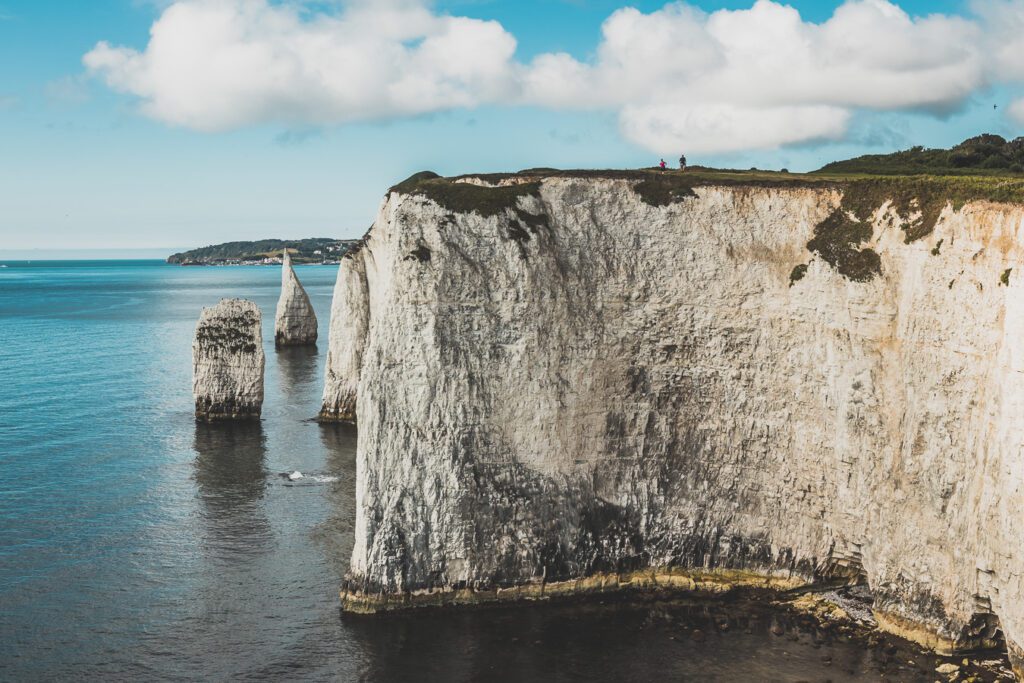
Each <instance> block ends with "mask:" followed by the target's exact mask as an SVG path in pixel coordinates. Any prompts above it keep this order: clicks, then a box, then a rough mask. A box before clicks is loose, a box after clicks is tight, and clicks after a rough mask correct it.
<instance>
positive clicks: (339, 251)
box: [167, 237, 356, 266]
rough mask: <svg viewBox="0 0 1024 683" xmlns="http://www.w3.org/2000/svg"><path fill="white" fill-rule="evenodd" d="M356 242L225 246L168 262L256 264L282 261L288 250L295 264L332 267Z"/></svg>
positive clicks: (176, 256) (319, 239)
mask: <svg viewBox="0 0 1024 683" xmlns="http://www.w3.org/2000/svg"><path fill="white" fill-rule="evenodd" d="M355 241H356V240H338V239H333V238H329V237H311V238H309V239H302V240H278V239H265V240H256V241H252V242H225V243H223V244H214V245H211V246H208V247H202V248H200V249H192V250H190V251H183V252H181V253H179V254H172V255H171V256H168V257H167V262H168V263H178V264H180V265H184V266H207V265H230V264H256V263H262V262H263V261H264V259H274V258H280V257H281V252H282V251H284V250H285V249H287V250H288V252H289V253H290V254H291V257H292V262H294V263H332V262H337V261H338V259H340V258H341V257H342V256H343V255H344V254H345V252H346V251H347V250H348V248H349V247H350V246H351V245H352V244H353V243H355ZM317 252H319V253H317Z"/></svg>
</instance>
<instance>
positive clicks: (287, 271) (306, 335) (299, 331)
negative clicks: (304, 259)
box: [274, 249, 317, 346]
mask: <svg viewBox="0 0 1024 683" xmlns="http://www.w3.org/2000/svg"><path fill="white" fill-rule="evenodd" d="M316 334H317V327H316V313H315V312H313V305H312V304H310V303H309V296H308V295H307V294H306V290H305V289H303V287H302V283H301V282H299V278H298V276H297V275H295V270H294V269H293V268H292V257H291V256H289V254H288V250H287V249H286V250H285V251H284V255H283V256H282V258H281V296H280V298H278V300H277V315H275V317H274V344H275V345H276V346H305V345H311V344H316Z"/></svg>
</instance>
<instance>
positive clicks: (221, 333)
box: [192, 299, 265, 421]
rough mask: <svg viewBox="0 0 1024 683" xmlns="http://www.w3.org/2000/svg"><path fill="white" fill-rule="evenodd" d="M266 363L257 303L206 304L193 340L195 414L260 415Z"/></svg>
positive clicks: (216, 417)
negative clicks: (208, 305) (210, 305)
mask: <svg viewBox="0 0 1024 683" xmlns="http://www.w3.org/2000/svg"><path fill="white" fill-rule="evenodd" d="M264 365H265V358H264V352H263V339H262V317H261V315H260V309H259V307H257V306H256V304H255V303H253V302H252V301H246V300H244V299H222V300H221V301H220V303H218V304H217V305H216V306H213V307H210V308H204V309H203V312H202V315H200V316H199V323H198V324H197V325H196V333H195V338H194V339H193V341H192V394H193V397H194V398H195V406H196V418H198V419H200V420H206V421H216V420H246V419H258V418H259V417H260V412H261V410H262V408H263V369H264Z"/></svg>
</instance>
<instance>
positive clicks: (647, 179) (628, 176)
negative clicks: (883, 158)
mask: <svg viewBox="0 0 1024 683" xmlns="http://www.w3.org/2000/svg"><path fill="white" fill-rule="evenodd" d="M547 178H600V179H617V180H633V181H636V183H635V185H634V190H635V191H636V192H637V193H638V194H639V195H640V196H641V198H642V199H643V200H644V201H645V202H647V203H648V204H651V205H653V206H665V205H667V204H672V203H675V202H679V201H684V200H685V199H686V198H687V197H692V196H694V195H695V192H694V188H698V187H711V186H725V187H761V188H819V189H835V190H840V191H842V192H843V202H842V208H843V209H845V210H847V211H850V212H851V213H853V214H854V215H855V216H856V217H857V218H858V219H860V220H867V219H868V218H869V217H870V216H871V214H872V213H874V211H876V210H877V209H879V208H880V207H881V206H882V205H883V204H885V203H886V202H887V201H891V202H892V208H893V209H894V210H895V211H896V212H897V213H898V214H899V215H900V216H901V217H903V218H904V220H905V221H906V223H907V224H906V225H905V226H904V229H905V230H906V240H907V241H908V242H912V241H914V240H917V239H920V238H922V237H924V236H926V235H928V234H929V233H931V231H932V230H933V229H934V227H935V223H936V221H937V220H938V217H939V214H940V213H941V212H942V209H943V208H944V207H945V206H946V204H947V203H950V204H952V206H953V208H954V209H959V208H961V207H962V206H963V205H964V204H966V203H967V202H970V201H992V202H999V203H1008V204H1024V175H1017V174H1013V175H995V174H986V175H977V176H972V175H964V174H959V175H930V174H915V175H906V176H900V175H872V174H869V173H847V172H836V171H825V170H824V169H823V170H820V171H815V172H813V173H787V172H781V171H765V170H758V169H751V170H749V171H739V170H730V169H713V168H705V167H699V166H698V167H693V168H690V169H687V170H686V171H678V170H672V171H661V170H655V169H637V170H619V169H608V170H592V169H584V170H556V169H528V170H525V171H519V172H516V173H485V174H477V175H466V176H456V177H453V178H442V177H441V176H438V175H437V174H434V173H430V172H429V171H428V172H424V173H418V174H416V175H414V176H412V177H411V178H409V179H407V180H405V181H403V182H401V183H399V184H398V185H395V186H394V187H392V188H391V190H392V191H398V192H403V193H408V194H419V195H423V196H426V197H428V198H430V199H432V200H434V201H435V202H437V203H438V204H440V205H441V206H444V207H445V208H447V209H449V210H450V211H453V212H457V213H468V212H471V211H476V212H477V213H479V214H480V215H482V216H494V215H497V214H498V213H501V212H502V211H504V210H506V209H513V208H515V206H516V203H517V200H518V198H519V197H523V196H531V195H532V196H537V195H538V193H539V189H540V183H541V182H542V181H543V180H545V179H547ZM467 180H479V181H483V182H484V183H487V184H488V185H478V184H473V183H472V182H465V181H467ZM508 181H514V182H513V184H506V185H496V184H497V183H501V182H508Z"/></svg>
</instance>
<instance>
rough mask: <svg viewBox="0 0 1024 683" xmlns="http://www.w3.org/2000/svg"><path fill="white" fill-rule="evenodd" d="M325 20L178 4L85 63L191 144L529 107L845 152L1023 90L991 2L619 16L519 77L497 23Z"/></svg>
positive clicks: (727, 140)
mask: <svg viewBox="0 0 1024 683" xmlns="http://www.w3.org/2000/svg"><path fill="white" fill-rule="evenodd" d="M979 5H982V3H980V2H979ZM339 6H341V7H342V9H340V10H339V11H337V12H334V13H329V12H325V11H320V12H315V11H310V10H309V8H308V7H304V6H303V4H302V3H301V2H295V1H293V2H290V3H288V4H283V5H282V4H270V2H269V0H177V2H174V3H173V4H171V5H170V6H169V7H168V8H167V9H166V10H165V11H164V12H163V13H162V14H161V16H160V18H159V19H158V20H157V21H156V22H155V23H154V24H153V27H152V29H151V36H150V41H149V44H148V45H147V46H146V48H145V49H144V50H142V51H137V50H133V49H129V48H123V47H113V46H110V45H108V44H107V43H100V44H98V45H97V46H96V47H95V48H94V49H93V50H92V51H91V52H89V53H88V54H87V55H86V56H85V57H84V61H85V64H86V66H87V68H88V69H89V71H90V72H91V73H93V74H95V75H97V76H99V77H101V78H103V79H104V80H105V81H106V83H107V84H108V85H109V86H110V87H112V88H114V89H117V90H120V91H123V92H126V93H131V94H133V95H135V96H137V97H138V98H140V99H141V102H142V109H143V111H144V112H145V113H146V114H147V115H149V116H151V117H153V118H155V119H158V120H161V121H165V122H167V123H171V124H175V125H181V126H186V127H190V128H195V129H199V130H225V129H230V128H235V127H239V126H244V125H248V124H254V123H265V122H278V123H284V124H287V125H291V126H320V125H330V124H337V123H343V122H347V121H353V120H361V119H362V120H365V119H379V118H394V117H404V116H413V115H417V114H421V113H426V112H432V111H439V110H444V109H450V108H456V107H473V106H476V105H479V104H485V103H491V104H514V105H520V104H531V105H537V106H543V107H549V108H555V109H564V108H574V109H601V110H612V111H616V112H618V113H619V118H620V124H621V130H622V132H623V134H624V135H625V136H626V137H627V138H628V139H630V140H631V141H633V142H636V143H637V144H640V145H642V146H644V147H646V148H648V149H652V150H655V151H661V150H671V149H685V150H687V151H697V152H720V151H732V150H742V149H753V148H771V147H777V146H780V145H787V144H794V143H800V142H806V141H811V140H818V139H823V138H827V139H837V138H842V137H843V136H844V135H845V134H846V132H847V130H848V124H849V121H850V119H851V116H852V114H853V113H854V112H855V111H858V110H864V109H868V110H904V109H917V110H925V111H933V112H937V113H939V112H945V111H950V110H952V109H953V108H955V107H957V106H959V105H961V104H962V103H963V102H964V101H965V100H966V99H967V98H969V97H970V96H971V95H972V94H973V93H975V92H977V91H978V90H979V89H981V88H984V87H986V86H987V85H988V84H989V83H990V82H993V81H1000V80H1003V81H1005V80H1021V81H1024V66H1021V64H1022V63H1024V62H1021V60H1019V59H1018V58H1017V55H1019V54H1021V50H1022V49H1024V37H1022V36H1024V0H988V1H987V2H985V3H983V6H980V7H978V8H977V9H976V14H977V16H976V17H975V18H971V19H968V18H962V17H955V16H944V15H930V16H927V17H923V18H917V17H911V16H909V15H908V14H907V13H906V12H904V11H903V10H902V9H900V8H899V7H898V6H897V5H895V4H892V3H891V2H888V1H887V0H847V2H845V3H844V4H843V5H841V6H840V7H839V8H838V9H837V10H836V11H835V13H834V14H833V16H832V17H831V18H830V19H829V20H827V21H826V22H824V23H821V24H815V23H812V22H807V21H804V20H803V19H802V18H801V16H800V15H799V13H798V12H797V11H796V10H795V9H793V8H792V7H789V6H786V5H783V4H780V3H778V2H774V1H772V0H757V1H756V2H755V3H754V4H753V6H752V7H750V8H749V9H745V10H719V11H716V12H713V13H710V14H707V13H704V12H702V11H701V10H699V9H697V8H695V7H693V6H691V5H688V4H686V3H683V2H677V3H671V4H668V5H666V6H664V7H663V8H662V9H660V10H657V11H655V12H650V13H643V12H640V11H639V10H636V9H633V8H624V9H620V10H618V11H616V12H614V13H613V14H612V15H611V16H610V17H609V18H608V19H607V20H606V21H605V22H604V25H603V26H602V36H601V41H600V43H599V45H598V47H597V50H596V52H595V57H594V59H593V60H588V61H580V60H577V59H575V58H573V57H571V56H569V55H566V54H550V53H549V54H542V55H539V56H537V57H536V58H535V59H533V60H532V61H531V62H530V63H528V64H524V63H520V62H518V61H517V60H516V59H515V57H514V53H515V47H516V42H515V39H514V38H513V36H512V35H510V34H509V33H508V32H507V31H505V29H504V28H502V26H501V25H500V24H498V23H497V22H493V21H481V20H476V19H468V18H463V17H453V16H447V15H441V14H438V13H436V12H433V11H431V9H430V8H429V4H428V2H427V0H350V1H349V2H347V3H341V4H340V5H339ZM993 36H1001V37H1002V38H1001V40H1002V41H1004V42H1002V43H998V44H997V45H1003V46H1004V47H1003V48H1000V47H998V46H997V47H991V45H992V44H993V40H992V37H993Z"/></svg>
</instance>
